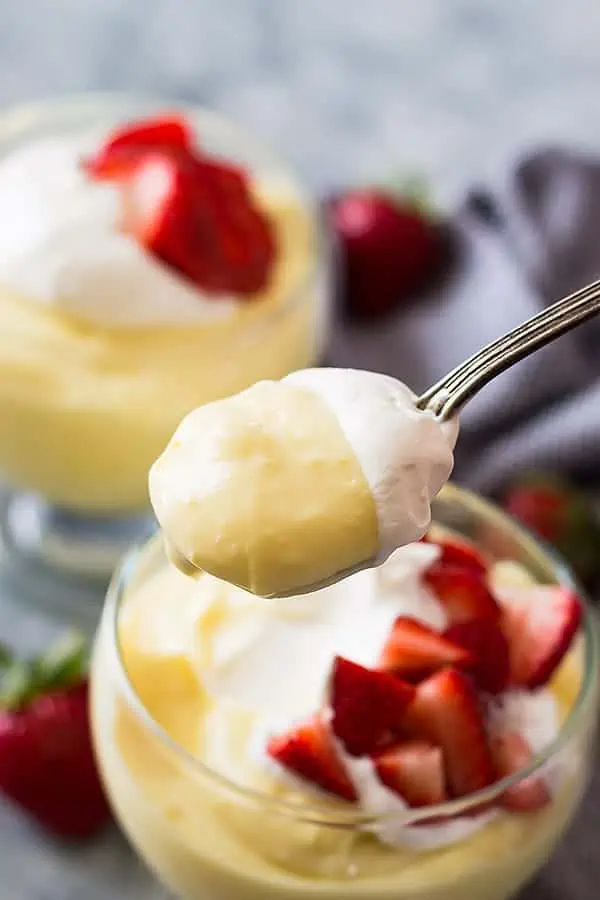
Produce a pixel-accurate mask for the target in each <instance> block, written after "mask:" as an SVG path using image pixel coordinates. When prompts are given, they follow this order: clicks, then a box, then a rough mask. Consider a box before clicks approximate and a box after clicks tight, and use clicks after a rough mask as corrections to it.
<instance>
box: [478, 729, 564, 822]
mask: <svg viewBox="0 0 600 900" xmlns="http://www.w3.org/2000/svg"><path fill="white" fill-rule="evenodd" d="M490 747H491V751H492V757H493V760H494V767H495V770H496V777H497V778H506V777H507V776H508V775H514V774H515V773H516V772H520V771H521V770H522V769H524V768H526V767H527V766H528V765H529V764H530V762H531V760H532V758H533V754H532V752H531V748H530V747H529V745H528V743H527V741H526V740H525V739H524V738H523V737H522V736H521V735H520V734H517V733H516V732H514V731H507V732H504V733H502V734H498V735H496V736H495V737H493V738H492V740H491V742H490ZM550 800H551V796H550V792H549V790H548V787H547V786H546V783H545V781H544V779H543V778H541V777H540V776H539V775H530V776H529V777H528V778H523V779H521V781H518V782H517V783H516V784H514V785H512V787H509V788H507V789H506V790H505V791H504V793H503V794H502V797H501V798H500V803H501V804H502V806H504V807H505V808H506V809H510V810H513V811H515V812H534V811H535V810H538V809H541V808H542V807H543V806H546V805H547V804H548V803H550Z"/></svg>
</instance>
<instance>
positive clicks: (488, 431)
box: [330, 150, 600, 493]
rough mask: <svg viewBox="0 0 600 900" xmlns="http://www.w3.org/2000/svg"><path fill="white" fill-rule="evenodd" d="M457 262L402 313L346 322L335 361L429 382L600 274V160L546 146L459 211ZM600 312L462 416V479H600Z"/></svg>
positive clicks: (495, 485)
mask: <svg viewBox="0 0 600 900" xmlns="http://www.w3.org/2000/svg"><path fill="white" fill-rule="evenodd" d="M451 228H452V231H453V234H454V237H455V242H456V246H457V260H456V263H455V265H454V267H453V271H451V272H450V273H449V274H448V276H447V278H446V279H445V280H444V281H443V283H442V284H441V286H439V287H437V288H436V289H435V290H434V291H432V292H431V293H430V295H428V296H427V297H424V298H421V299H420V300H419V301H418V302H414V303H411V304H410V305H409V306H407V308H406V309H405V310H403V311H401V312H400V313H398V314H397V315H396V316H395V317H394V318H393V319H391V320H385V321H380V322H379V323H377V324H375V325H372V324H364V325H360V326H359V325H347V324H344V325H339V326H338V328H337V332H336V334H334V337H333V342H332V349H331V354H330V361H331V363H332V364H333V365H337V366H353V367H359V368H369V369H374V370H376V371H381V372H386V373H388V374H391V375H394V376H396V377H397V378H400V379H402V380H403V381H405V382H407V383H408V384H409V385H410V386H411V387H413V388H414V389H415V390H416V391H420V390H422V389H424V388H425V387H427V386H428V385H430V384H432V383H433V382H435V381H436V380H437V379H438V378H440V377H441V376H442V375H444V374H445V373H446V372H447V371H449V370H450V369H451V368H452V367H454V366H455V365H457V364H458V363H459V362H461V361H462V360H463V359H464V358H465V357H467V356H469V355H470V354H471V353H473V352H475V351H476V350H477V349H479V348H480V347H481V346H482V345H483V344H485V343H487V342H488V341H491V340H493V339H494V338H496V337H498V336H499V335H501V334H502V333H503V332H505V331H508V330H509V329H510V328H513V327H514V326H515V325H518V324H519V323H520V322H522V321H523V320H524V319H527V318H528V317H529V316H531V315H533V314H534V313H536V312H537V311H538V310H539V309H541V308H542V307H543V306H544V305H546V304H548V303H550V302H552V301H553V300H557V299H559V298H560V297H561V296H563V295H564V294H567V293H569V292H570V291H572V290H575V289H576V288H578V287H581V286H583V285H584V284H585V283H587V282H588V281H591V280H593V279H594V278H597V277H598V275H600V162H598V161H595V160H594V159H590V158H588V157H586V156H583V155H581V154H578V153H575V152H566V151H561V150H547V151H544V152H541V153H537V154H535V155H533V156H531V157H528V158H526V159H524V160H523V161H522V162H520V163H519V164H518V165H517V166H516V167H515V168H514V169H513V170H512V171H511V173H510V174H509V176H508V177H507V178H506V181H505V183H504V184H503V185H501V186H500V187H499V188H497V189H495V190H492V189H490V190H487V189H484V190H476V191H473V192H472V193H471V194H470V195H469V196H468V197H467V199H466V201H465V202H464V204H463V205H462V206H461V207H460V208H459V209H458V210H457V212H456V214H455V215H454V216H453V219H452V223H451ZM599 348H600V318H599V319H597V320H593V321H592V322H591V323H588V324H586V325H584V326H581V327H580V328H578V329H576V330H575V331H573V332H571V333H570V334H567V335H565V336H563V337H562V338H560V339H559V340H558V341H555V342H554V343H553V344H551V345H550V346H548V347H546V348H545V349H544V350H541V351H539V352H538V353H536V354H534V355H533V356H531V357H529V358H528V359H526V360H523V361H522V362H521V363H519V364H518V365H516V366H514V367H513V368H512V369H510V370H509V371H508V372H506V373H504V374H503V375H501V376H499V377H498V378H497V379H495V381H493V382H492V383H491V384H490V385H489V386H488V387H487V388H486V389H485V390H484V391H482V392H481V393H480V394H479V395H478V396H477V397H475V398H474V399H473V400H472V401H471V402H470V403H469V404H468V405H467V406H466V407H465V409H464V411H463V413H462V416H461V423H462V429H461V439H460V444H459V450H458V453H457V457H456V468H455V479H456V480H457V481H459V482H461V483H463V484H466V485H468V486H470V487H473V488H475V489H477V490H480V491H483V492H486V493H493V492H495V491H496V490H498V489H499V488H501V487H502V485H503V484H504V483H505V482H506V481H507V480H509V479H510V478H511V476H512V475H514V474H515V473H518V472H521V471H523V469H527V468H531V467H543V468H547V469H553V470H557V471H560V472H563V473H565V474H567V475H569V476H570V477H572V478H574V479H576V480H578V481H580V482H588V483H593V482H596V483H598V482H600V377H599V376H600V354H599V352H598V351H599Z"/></svg>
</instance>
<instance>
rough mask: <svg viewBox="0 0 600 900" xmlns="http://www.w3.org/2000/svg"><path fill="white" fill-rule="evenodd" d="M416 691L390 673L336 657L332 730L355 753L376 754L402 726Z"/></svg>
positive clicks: (347, 748)
mask: <svg viewBox="0 0 600 900" xmlns="http://www.w3.org/2000/svg"><path fill="white" fill-rule="evenodd" d="M414 693H415V690H414V688H413V687H412V685H410V684H406V683H405V682H404V681H401V680H400V679H399V678H396V676H394V675H390V674H389V673H388V672H379V671H376V670H373V669H366V668H365V667H364V666H360V665H358V664H357V663H354V662H351V661H350V660H349V659H344V658H343V657H341V656H337V657H336V659H335V661H334V664H333V671H332V674H331V681H330V702H331V709H332V712H333V716H332V721H331V724H332V729H333V733H334V734H335V735H336V737H338V738H339V740H340V741H341V742H342V743H343V745H344V747H345V748H346V750H347V751H348V753H350V754H351V755H352V756H363V755H365V754H368V753H374V752H376V751H377V750H378V749H380V748H381V746H382V744H384V743H385V742H386V740H388V739H389V737H390V734H391V733H393V731H394V729H396V728H398V727H399V725H400V723H401V721H402V716H403V713H404V711H405V709H406V707H407V706H408V704H409V703H410V702H411V700H412V699H413V697H414Z"/></svg>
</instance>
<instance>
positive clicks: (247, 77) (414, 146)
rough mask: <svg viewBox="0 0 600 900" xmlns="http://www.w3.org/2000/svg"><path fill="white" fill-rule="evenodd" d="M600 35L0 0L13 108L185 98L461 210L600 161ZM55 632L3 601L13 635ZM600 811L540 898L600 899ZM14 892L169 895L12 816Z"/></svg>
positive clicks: (329, 3)
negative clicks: (486, 195)
mask: <svg viewBox="0 0 600 900" xmlns="http://www.w3.org/2000/svg"><path fill="white" fill-rule="evenodd" d="M599 34H600V6H598V4H597V3H596V2H595V0H572V2H570V3H568V4H567V3H564V2H562V0H546V2H540V0H530V2H516V0H507V2H504V3H498V2H496V3H494V2H491V0H490V2H486V0H454V2H452V0H418V2H412V0H405V2H403V0H369V2H368V3H354V2H349V0H302V2H298V0H193V2H192V0H128V2H126V3H124V2H122V0H85V2H81V0H2V2H0V102H3V103H12V102H15V101H18V100H24V99H30V98H37V97H39V96H42V95H53V94H60V93H64V92H73V91H78V90H85V89H90V88H104V89H120V88H128V89H132V88H133V89H137V90H144V91H151V92H159V93H165V94H170V95H174V96H181V97H184V98H186V99H194V100H199V101H203V102H205V103H206V104H208V105H211V106H213V107H215V108H217V109H219V110H221V111H222V112H224V113H226V114H229V115H231V116H233V117H235V118H236V119H237V120H238V121H239V122H240V123H241V124H245V125H247V126H249V127H250V128H252V129H253V130H254V131H256V132H257V133H258V134H259V135H261V136H262V137H265V138H267V139H269V140H270V141H271V143H273V144H274V145H275V146H276V147H277V148H278V149H279V150H280V151H281V152H282V153H283V154H284V155H285V156H287V157H288V158H289V159H290V160H291V161H292V162H294V163H295V164H296V165H297V166H298V168H299V169H300V170H301V171H302V172H303V173H304V175H305V176H306V178H307V179H308V181H309V183H311V184H312V185H313V186H314V187H315V188H319V189H322V188H324V187H326V186H330V185H332V184H336V183H343V182H345V181H349V180H354V179H363V178H373V177H378V176H380V175H382V174H387V173H389V171H390V170H396V171H397V170H399V169H403V168H405V167H413V168H418V169H420V170H422V171H424V172H426V173H427V174H429V175H431V177H432V178H433V179H434V180H435V184H436V188H437V190H438V195H439V196H440V197H441V198H442V200H443V201H448V202H451V201H452V200H453V199H454V198H456V197H457V196H459V195H460V193H461V191H462V189H463V188H464V186H465V185H466V184H467V183H469V182H470V181H471V180H473V179H475V178H479V177H484V176H490V175H491V176H493V175H494V173H495V172H497V171H499V170H500V168H501V165H502V164H503V163H504V162H505V161H506V160H507V159H508V158H510V157H511V156H512V154H513V153H514V151H515V150H516V149H517V148H519V149H520V148H522V147H526V146H530V145H533V144H535V143H537V142H539V141H548V140H563V141H569V142H574V143H578V144H580V145H584V146H590V147H599V148H600V90H599V85H600V54H599V53H598V46H597V39H598V35H599ZM51 630H52V628H51V626H50V625H49V624H48V623H44V622H43V621H42V620H41V619H40V618H39V617H38V616H37V615H34V614H33V613H31V612H30V611H28V610H26V609H25V608H23V607H22V606H20V605H19V604H18V601H17V604H16V605H15V604H14V603H13V602H11V601H10V600H9V598H8V597H7V596H6V595H5V596H3V598H2V602H1V605H0V638H3V639H11V640H13V641H14V642H17V643H20V644H22V645H23V646H32V645H35V644H38V643H41V642H42V641H43V640H44V637H45V635H46V634H47V633H49V632H50V631H51ZM598 793H599V791H598V789H597V790H596V796H597V795H598ZM598 802H599V801H598V800H597V799H596V801H594V797H593V795H589V796H588V802H587V808H586V810H585V819H584V818H583V817H582V818H581V819H580V824H579V827H578V829H577V830H575V831H574V832H573V834H572V837H571V839H570V841H569V842H568V843H567V844H565V845H564V847H563V850H562V851H561V853H560V854H559V855H558V857H557V858H556V860H555V861H554V863H553V864H552V866H551V867H550V868H549V869H548V870H547V871H546V874H545V875H544V877H543V879H542V880H541V881H540V882H539V883H538V885H537V886H536V887H535V888H534V889H532V890H531V891H530V892H528V893H527V897H528V898H530V900H567V898H568V900H588V898H590V900H591V898H592V897H594V896H596V884H597V882H599V881H600V860H599V854H598V837H597V836H594V834H593V830H592V827H593V823H594V822H595V823H596V827H598V821H599V818H600V816H599V814H598V811H597V810H598ZM0 879H1V883H2V895H3V896H4V897H7V898H10V900H80V898H82V897H85V898H86V900H109V898H114V897H117V896H118V897H121V896H122V897H127V898H131V900H155V898H157V897H159V896H162V894H161V892H160V891H159V890H158V888H155V887H153V886H152V883H151V880H150V878H149V877H148V876H147V875H145V874H144V873H143V871H142V869H141V867H140V866H139V865H138V864H137V863H136V862H135V860H134V858H133V856H132V855H131V854H130V853H129V852H128V851H127V850H126V848H125V847H124V845H123V844H122V842H121V841H120V839H118V838H117V837H116V836H115V837H114V838H112V839H108V840H107V841H106V842H102V843H99V844H97V845H95V846H93V847H90V848H89V849H87V850H85V851H68V850H61V851H58V850H57V849H56V848H55V847H53V846H52V845H51V844H50V843H49V842H45V841H43V840H41V839H40V838H39V836H37V835H35V834H34V833H33V832H32V831H31V830H30V828H29V826H28V825H27V824H26V823H25V822H24V821H23V820H22V819H21V818H20V817H18V816H16V815H14V814H13V813H12V811H10V810H8V809H5V808H1V807H0ZM474 900H477V898H474Z"/></svg>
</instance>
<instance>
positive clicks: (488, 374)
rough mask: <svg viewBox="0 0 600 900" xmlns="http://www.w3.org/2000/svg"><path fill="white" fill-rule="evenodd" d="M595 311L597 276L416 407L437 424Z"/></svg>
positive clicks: (471, 361) (183, 563) (175, 556)
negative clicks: (502, 374) (499, 377)
mask: <svg viewBox="0 0 600 900" xmlns="http://www.w3.org/2000/svg"><path fill="white" fill-rule="evenodd" d="M598 313H600V279H599V280H597V281H593V282H592V283H591V284H588V285H587V286H586V287H584V288H581V289H580V290H578V291H575V293H573V294H570V295H569V296H568V297H564V298H563V299H562V300H559V301H558V302H557V303H553V304H552V306H548V307H546V309H544V310H542V312H540V313H537V315H535V316H532V318H531V319H527V321H525V322H523V323H522V324H521V325H518V326H517V327H516V328H513V330H512V331H509V332H507V334H505V335H503V337H500V338H497V340H495V341H492V343H491V344H488V345H487V346H485V347H483V348H482V349H481V350H479V351H478V352H477V353H475V354H473V356H470V357H469V358H468V359H466V360H465V361H464V362H463V363H461V364H460V365H459V366H457V367H456V368H455V369H452V371H451V372H449V373H448V374H447V375H445V376H444V378H442V379H440V381H438V382H437V383H436V384H434V385H433V386H432V387H430V388H429V390H427V391H425V392H424V393H423V394H421V396H420V397H418V398H417V401H416V406H417V408H418V409H420V410H423V412H425V411H427V412H431V413H433V415H435V417H436V418H437V419H439V420H440V421H442V422H445V421H447V420H448V419H450V418H451V417H452V416H453V415H455V414H456V413H457V412H458V411H459V410H460V409H461V408H462V407H463V406H464V405H465V403H466V402H467V401H468V400H470V399H471V398H472V397H473V396H474V395H475V394H476V393H478V392H479V391H480V390H481V389H482V388H483V387H485V386H486V384H488V382H490V381H491V380H492V378H495V377H496V375H500V374H501V373H502V372H504V371H506V369H509V368H510V367H511V366H512V365H514V364H515V363H517V362H519V361H520V360H522V359H524V358H525V357H526V356H529V355H530V354H531V353H534V352H535V351H536V350H539V349H540V347H544V346H546V344H549V343H550V342H551V341H553V340H555V339H556V338H558V337H560V336H561V335H562V334H566V332H567V331H570V330H571V329H572V328H575V327H576V326H577V325H580V324H581V323H582V322H585V321H586V320H587V319H591V318H592V317H593V316H595V315H597V314H598ZM168 552H169V556H170V558H171V560H172V562H174V563H175V565H177V566H178V568H180V569H181V570H182V571H183V572H185V573H186V574H187V575H194V574H196V575H199V574H200V573H201V570H200V569H198V568H197V567H196V566H195V565H194V564H193V563H192V562H190V561H189V560H188V559H186V558H184V557H183V556H182V555H181V554H180V553H179V552H178V551H177V550H175V548H172V547H169V548H168ZM373 563H374V560H372V559H371V560H365V561H364V562H362V563H360V564H359V565H356V566H352V567H351V568H348V569H344V570H343V571H342V572H337V573H336V574H335V575H332V576H331V577H330V578H327V579H324V580H323V581H320V582H318V583H315V584H311V585H306V586H305V587H301V588H298V589H296V590H294V591H290V592H288V593H281V594H277V595H274V596H277V597H282V598H283V597H289V596H297V595H300V594H306V593H309V592H312V591H316V590H320V589H321V588H324V587H329V586H330V585H331V584H334V583H335V582H336V581H340V580H341V579H342V578H347V577H348V576H349V575H353V574H354V573H355V572H358V571H360V570H361V569H366V568H369V567H370V566H372V565H373Z"/></svg>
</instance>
